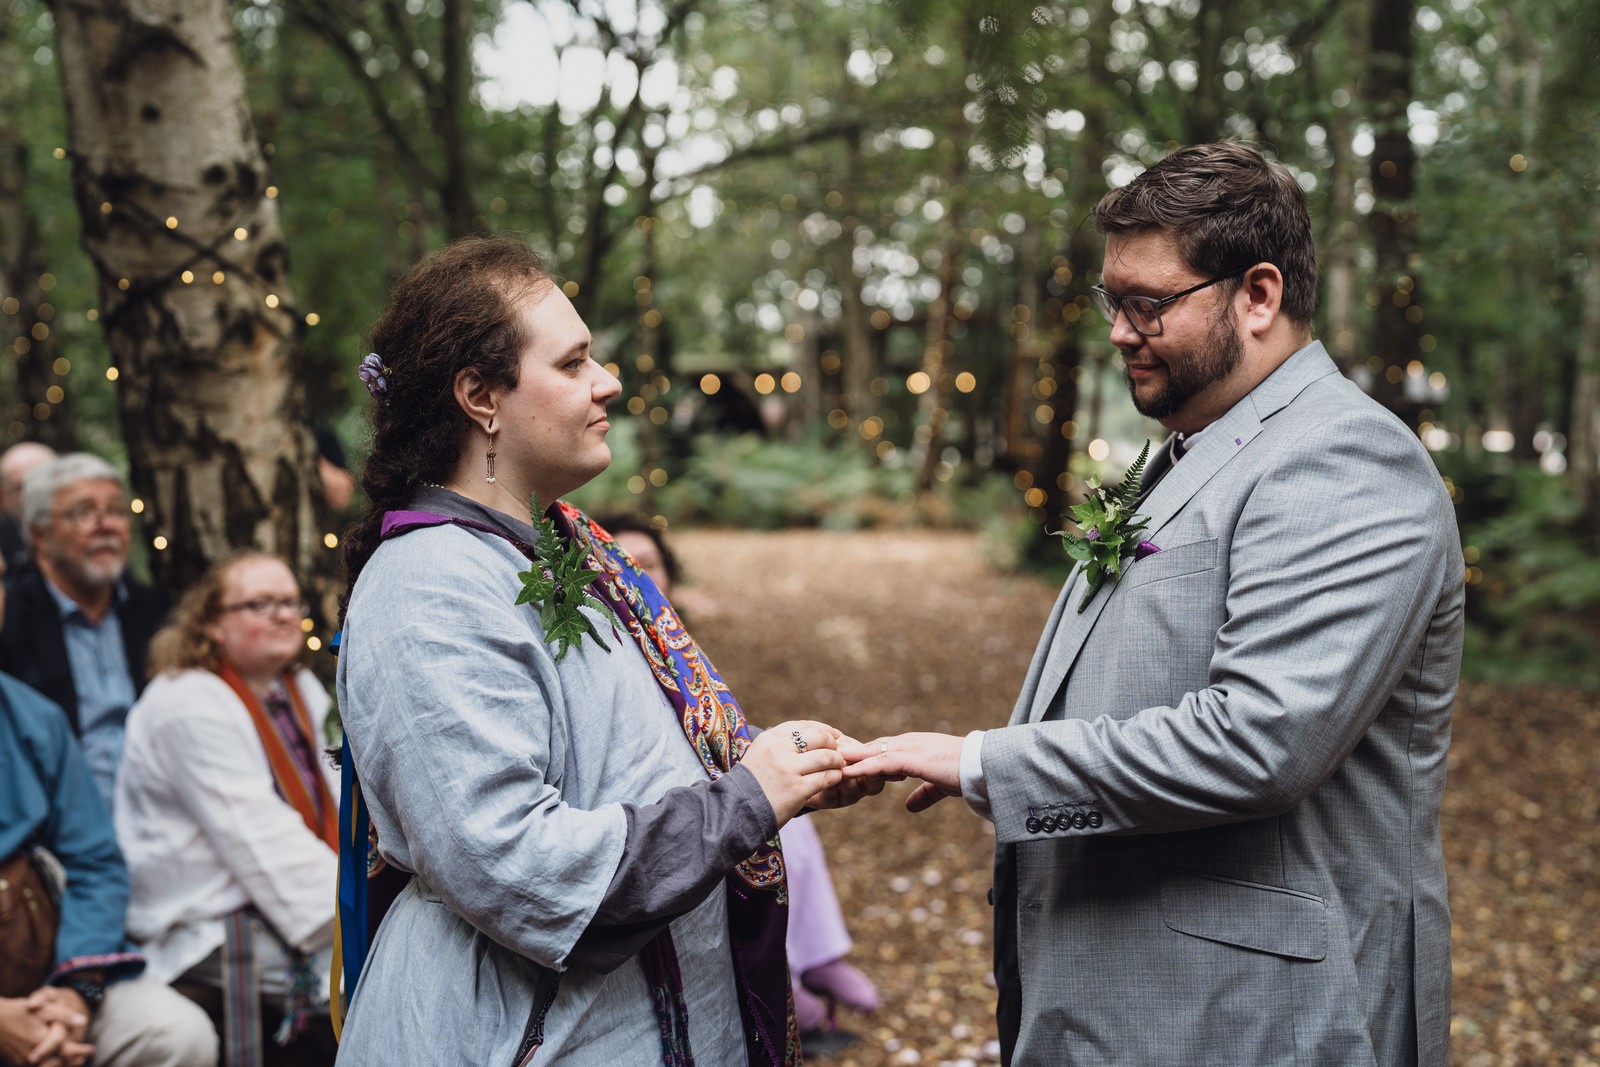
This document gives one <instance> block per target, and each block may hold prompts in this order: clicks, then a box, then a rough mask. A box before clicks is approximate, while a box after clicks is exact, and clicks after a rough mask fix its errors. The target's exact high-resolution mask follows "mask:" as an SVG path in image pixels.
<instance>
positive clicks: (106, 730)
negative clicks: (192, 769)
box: [0, 452, 167, 808]
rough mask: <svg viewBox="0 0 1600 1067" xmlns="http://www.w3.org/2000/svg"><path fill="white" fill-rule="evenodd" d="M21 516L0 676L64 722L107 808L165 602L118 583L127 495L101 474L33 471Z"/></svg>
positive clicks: (99, 468) (87, 468)
mask: <svg viewBox="0 0 1600 1067" xmlns="http://www.w3.org/2000/svg"><path fill="white" fill-rule="evenodd" d="M22 517H23V523H24V525H25V526H26V527H27V530H28V537H29V539H30V541H31V542H32V544H33V551H34V562H35V564H36V565H37V566H36V567H35V568H31V569H29V570H27V571H25V572H20V573H18V574H16V575H15V576H13V577H12V579H11V581H10V584H9V585H8V587H7V589H6V592H7V595H8V597H9V599H10V610H9V611H8V612H7V615H6V621H5V625H4V627H3V628H0V671H5V672H6V673H8V674H11V675H13V676H15V677H17V678H20V679H21V680H22V681H24V682H26V683H27V684H28V685H30V686H32V687H33V688H35V689H37V690H38V691H39V692H41V693H43V694H44V695H45V696H47V697H49V698H50V699H51V700H52V701H54V702H55V703H57V704H59V705H61V708H62V710H64V711H65V712H66V713H67V721H68V722H69V723H70V724H71V726H72V731H73V733H75V734H77V736H78V738H79V740H80V741H81V742H82V744H83V753H84V755H85V756H86V757H87V758H88V760H89V772H90V773H91V774H92V775H93V776H94V784H95V787H96V788H97V789H99V791H100V797H101V799H102V800H104V801H105V806H106V807H107V808H109V807H110V806H111V794H112V787H113V784H114V783H115V781H116V776H117V763H118V761H119V760H121V758H122V734H123V726H124V723H125V722H126V721H127V717H128V709H129V708H130V707H132V706H133V702H134V700H135V699H136V698H137V697H138V695H139V691H140V690H141V689H143V688H144V681H145V669H144V656H145V646H146V645H148V644H149V643H150V635H151V634H153V633H155V631H156V628H157V627H159V626H160V625H161V619H162V617H163V616H164V615H165V614H166V609H167V598H166V595H165V594H164V593H162V592H160V591H159V590H155V589H150V588H147V587H146V586H142V585H140V584H138V583H137V582H135V581H133V580H132V579H130V578H128V577H127V576H126V575H125V574H124V569H125V568H126V566H127V562H128V539H129V537H130V535H131V523H130V514H129V511H128V494H127V491H126V490H125V489H124V488H123V486H122V479H121V477H120V476H119V475H118V474H117V472H116V471H115V470H113V469H112V467H111V465H110V464H109V463H107V462H106V461H105V460H103V459H101V458H100V457H98V456H91V455H89V454H88V453H87V452H74V453H71V454H69V455H65V456H61V457H60V458H58V459H53V460H50V461H49V462H47V463H44V464H41V465H40V466H38V467H35V468H34V469H33V471H32V472H31V473H30V474H29V475H28V477H27V480H26V481H24V482H23V486H22Z"/></svg>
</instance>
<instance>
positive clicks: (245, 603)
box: [217, 596, 311, 619]
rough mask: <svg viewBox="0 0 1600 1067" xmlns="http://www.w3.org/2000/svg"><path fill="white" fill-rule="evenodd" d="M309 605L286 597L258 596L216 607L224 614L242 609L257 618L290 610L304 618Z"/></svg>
mask: <svg viewBox="0 0 1600 1067" xmlns="http://www.w3.org/2000/svg"><path fill="white" fill-rule="evenodd" d="M310 610H311V609H310V607H309V606H308V605H307V604H306V602H305V601H303V600H291V599H289V598H288V597H273V596H258V597H256V598H255V599H254V600H241V601H239V603H237V604H224V605H222V607H220V608H218V609H217V614H219V615H226V614H228V613H229V612H230V611H244V612H248V613H250V614H251V615H255V616H257V617H258V618H263V619H267V618H271V617H272V616H273V615H276V614H277V613H278V612H280V611H292V612H294V613H295V616H296V617H298V618H304V617H305V616H306V615H307V614H308V613H309V612H310Z"/></svg>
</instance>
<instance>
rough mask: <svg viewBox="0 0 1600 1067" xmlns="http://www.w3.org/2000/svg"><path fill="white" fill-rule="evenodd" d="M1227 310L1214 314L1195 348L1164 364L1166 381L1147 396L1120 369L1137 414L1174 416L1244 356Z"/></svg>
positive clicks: (1241, 344) (1234, 366)
mask: <svg viewBox="0 0 1600 1067" xmlns="http://www.w3.org/2000/svg"><path fill="white" fill-rule="evenodd" d="M1228 312H1229V309H1228V308H1226V307H1225V308H1224V309H1223V312H1222V314H1220V315H1218V316H1217V318H1216V319H1215V320H1214V321H1213V322H1212V324H1211V329H1210V330H1208V331H1206V336H1205V339H1204V340H1202V341H1201V343H1200V346H1199V347H1198V348H1197V349H1195V350H1194V351H1192V352H1188V353H1186V354H1185V356H1184V359H1183V360H1182V361H1181V362H1179V363H1178V364H1177V365H1176V366H1174V365H1173V364H1171V363H1168V364H1167V365H1166V367H1167V383H1166V385H1164V386H1162V387H1161V390H1160V391H1159V392H1157V393H1156V394H1155V395H1153V396H1151V397H1150V398H1149V399H1146V400H1140V399H1139V393H1138V391H1137V389H1136V388H1135V387H1134V382H1133V375H1131V374H1129V373H1128V371H1127V369H1126V368H1124V369H1123V372H1122V378H1123V381H1125V382H1126V383H1127V385H1128V395H1129V396H1130V397H1132V398H1133V406H1134V408H1135V409H1137V410H1138V412H1139V414H1141V415H1143V416H1145V417H1146V418H1150V419H1165V418H1167V417H1169V416H1171V415H1176V414H1177V413H1178V412H1179V411H1182V410H1183V406H1184V405H1185V404H1187V403H1188V402H1189V401H1190V400H1192V399H1194V398H1195V397H1196V396H1198V395H1199V394H1201V393H1203V392H1205V391H1206V390H1207V389H1209V388H1210V387H1211V386H1212V385H1215V384H1216V383H1217V382H1220V381H1221V380H1222V379H1224V378H1226V377H1227V376H1228V375H1230V374H1232V373H1233V371H1234V369H1235V368H1236V367H1238V366H1239V361H1240V360H1242V359H1244V341H1243V340H1242V339H1241V338H1240V337H1239V331H1238V329H1237V328H1236V327H1235V325H1234V322H1233V316H1232V315H1230V314H1229V313H1228Z"/></svg>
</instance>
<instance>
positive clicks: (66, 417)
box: [0, 131, 77, 452]
mask: <svg viewBox="0 0 1600 1067" xmlns="http://www.w3.org/2000/svg"><path fill="white" fill-rule="evenodd" d="M27 186H28V148H27V145H26V144H23V143H22V142H21V141H20V140H13V139H12V136H11V133H10V131H5V132H4V133H0V323H3V324H4V326H3V328H0V346H3V347H0V359H3V360H4V362H6V363H9V364H11V366H12V369H13V374H12V376H11V381H10V382H9V383H8V384H10V385H11V386H12V387H13V390H12V391H11V392H9V393H8V399H9V403H7V404H6V405H5V406H4V407H0V420H3V421H0V425H3V426H4V428H5V432H4V433H0V450H3V449H4V448H5V447H6V445H7V444H8V443H9V442H12V441H18V440H29V441H39V442H41V443H43V444H47V445H49V446H50V447H52V448H54V449H56V450H57V451H58V452H66V451H70V450H72V449H73V448H75V447H76V446H77V435H76V433H75V432H74V428H73V424H72V408H73V404H72V396H71V394H70V393H68V392H67V390H66V384H67V383H66V374H65V372H66V371H67V369H68V366H69V365H68V364H67V363H66V362H65V361H64V360H62V357H61V348H60V346H59V345H58V344H57V342H56V332H55V331H56V323H55V307H54V305H52V304H51V303H50V297H49V295H48V294H47V293H46V291H45V289H44V285H45V281H44V277H45V266H44V262H43V260H42V259H41V258H40V247H39V245H40V235H39V225H38V222H37V221H36V220H35V219H34V217H33V214H32V212H31V211H30V210H29V208H28V201H27V196H26V194H27Z"/></svg>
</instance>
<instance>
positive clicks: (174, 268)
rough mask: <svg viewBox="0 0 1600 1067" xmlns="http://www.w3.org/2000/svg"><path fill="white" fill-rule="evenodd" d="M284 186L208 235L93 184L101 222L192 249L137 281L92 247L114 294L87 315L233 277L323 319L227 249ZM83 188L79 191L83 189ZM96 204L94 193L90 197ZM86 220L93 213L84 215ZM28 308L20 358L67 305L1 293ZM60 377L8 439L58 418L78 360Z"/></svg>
mask: <svg viewBox="0 0 1600 1067" xmlns="http://www.w3.org/2000/svg"><path fill="white" fill-rule="evenodd" d="M263 148H264V150H265V152H266V153H267V154H270V150H271V145H270V144H268V145H264V146H263ZM51 154H52V156H53V158H54V159H56V160H57V161H67V160H69V159H73V153H72V152H71V151H70V150H68V149H67V148H64V147H57V148H56V149H55V150H54V151H53V152H52V153H51ZM86 173H89V172H88V170H87V168H83V169H81V170H80V176H81V175H83V174H86ZM278 192H279V190H278V187H277V186H276V185H275V184H272V183H270V182H266V181H264V180H263V181H262V182H261V183H260V184H258V186H257V187H256V188H255V189H253V190H250V191H248V192H247V193H246V195H244V196H241V197H238V203H239V207H238V208H237V209H236V210H235V212H234V218H233V220H232V222H231V223H226V224H223V225H222V226H221V227H219V228H217V229H216V230H215V231H214V232H215V237H214V238H210V239H207V237H202V236H200V235H199V234H197V233H196V232H194V231H192V230H189V229H186V228H185V227H184V225H183V223H182V220H181V219H180V218H179V217H178V216H177V215H175V214H165V215H163V214H158V213H155V212H152V211H150V210H148V209H147V208H146V207H145V206H144V205H143V204H141V203H139V202H138V200H137V199H135V198H132V197H128V198H121V199H114V198H113V197H112V196H111V195H110V194H107V193H105V191H104V190H103V189H99V190H95V189H91V190H90V191H89V194H88V195H90V196H91V197H92V196H93V195H94V194H95V193H99V194H100V195H99V204H98V214H99V216H100V219H101V222H102V224H106V225H109V224H110V223H112V222H121V223H123V224H125V225H131V226H132V227H134V228H135V229H136V231H138V232H140V233H142V234H143V235H145V236H146V237H149V238H153V239H162V240H165V241H167V242H175V243H177V244H178V245H180V246H182V247H183V248H185V249H186V250H187V255H185V256H183V257H182V258H181V259H180V260H179V261H178V262H177V263H176V264H173V265H171V266H169V267H167V268H166V269H164V270H163V271H160V272H158V273H155V274H153V275H149V276H146V277H143V278H140V279H138V280H137V281H136V280H135V279H133V278H131V277H129V276H128V275H126V274H122V273H120V272H117V271H114V270H112V269H110V268H109V267H108V266H107V265H106V264H105V263H104V262H103V261H102V260H100V259H99V258H97V257H96V256H94V254H93V253H92V252H91V255H90V259H91V261H92V263H93V265H94V268H95V272H96V274H97V276H98V278H99V281H100V290H101V292H102V293H103V294H106V295H107V296H108V297H110V301H109V303H110V305H111V306H110V307H109V308H108V309H107V310H106V311H105V312H104V313H102V310H101V309H100V308H98V307H90V308H87V309H85V310H84V311H82V312H81V314H82V315H83V318H84V321H86V322H90V323H94V322H101V321H102V317H103V318H104V320H105V322H104V325H105V326H106V327H107V328H109V327H111V326H113V325H114V324H115V323H116V321H117V319H118V318H119V317H121V316H124V315H127V314H130V313H131V312H132V311H133V310H134V309H135V308H136V307H137V305H139V304H140V303H142V302H144V301H148V300H152V299H155V298H156V297H157V296H158V295H159V294H161V293H163V292H165V291H166V290H168V289H170V288H172V287H174V286H185V287H187V286H195V285H206V284H208V283H209V284H210V285H213V286H222V285H224V284H227V283H228V282H229V281H230V280H232V281H234V282H236V283H237V282H243V283H244V284H245V285H246V286H248V287H249V288H251V289H253V290H254V291H255V298H256V299H259V300H260V302H261V306H262V307H263V308H265V309H266V310H267V311H269V312H277V313H279V314H280V315H282V316H284V319H285V320H286V321H288V322H295V321H298V322H302V323H304V325H305V326H307V327H315V326H317V325H319V324H320V322H321V316H320V315H319V314H318V313H316V312H314V311H311V312H305V313H301V312H300V311H298V310H297V309H296V308H295V307H293V306H292V305H291V303H290V302H289V300H288V299H287V298H286V296H285V295H284V294H283V293H282V292H281V291H280V290H281V288H282V286H281V285H276V284H274V283H273V282H272V281H271V280H269V279H267V278H265V277H263V276H262V275H261V274H260V272H258V271H256V270H254V269H253V268H252V267H251V266H250V265H249V264H248V263H247V262H246V261H245V260H244V259H242V258H240V257H238V256H235V255H232V254H230V252H229V250H228V249H229V247H230V245H237V246H239V247H241V249H242V248H243V247H245V246H247V245H248V243H249V242H250V241H251V239H252V237H256V236H259V230H258V229H252V227H251V225H250V221H251V219H252V218H253V216H254V215H255V214H256V213H257V212H258V211H259V205H260V203H261V201H262V200H268V201H270V200H275V199H277V197H278ZM81 195H84V194H83V193H81V192H80V196H81ZM90 202H91V203H93V202H94V201H93V199H91V200H90ZM86 221H87V220H86ZM215 225H216V224H215V223H211V224H209V225H208V226H207V227H206V229H208V230H209V229H211V227H212V226H215ZM57 282H58V279H57V278H56V276H55V275H54V274H52V273H49V272H45V273H42V274H41V275H40V276H39V277H38V278H37V279H36V284H37V287H38V290H39V291H40V292H41V293H50V292H52V291H53V290H54V289H55V288H56V286H57ZM24 311H28V312H29V313H30V314H31V316H32V318H33V319H34V321H33V322H32V323H31V324H29V323H24V324H23V325H24V326H25V327H26V328H25V329H19V330H18V331H17V335H16V337H15V338H14V339H13V341H12V343H11V345H10V346H9V349H10V352H11V354H12V356H13V358H14V359H16V360H21V359H22V358H23V357H25V356H27V355H28V354H29V353H30V352H31V351H32V347H33V345H34V344H35V343H41V342H43V341H45V340H46V339H47V338H49V337H50V336H51V335H52V324H59V322H60V321H61V318H62V312H61V310H60V309H59V308H57V307H56V306H55V304H54V303H52V302H49V301H39V302H38V303H36V304H35V306H34V307H33V308H31V309H27V308H25V307H24V303H23V301H22V300H21V299H19V297H18V296H17V295H15V294H11V295H6V296H4V297H3V299H0V312H3V313H4V314H5V315H6V316H8V317H16V316H18V315H20V314H22V313H23V312H24ZM109 356H110V360H109V365H108V366H107V367H106V370H105V379H106V381H108V382H112V383H118V388H121V387H122V385H124V384H125V383H126V373H125V371H124V368H122V367H120V366H119V365H118V358H117V354H116V352H115V351H114V350H113V351H111V352H110V353H109ZM50 371H51V374H52V376H53V378H54V379H55V380H54V381H52V382H51V384H50V385H49V386H48V387H47V388H46V390H45V392H44V395H43V396H42V397H39V398H37V399H35V400H32V401H31V402H30V400H29V399H28V398H23V399H21V400H20V401H19V402H18V404H17V406H16V407H14V408H13V409H12V411H11V416H12V417H11V418H10V419H9V420H8V424H7V426H6V429H5V436H6V438H8V439H9V440H12V441H15V440H20V439H22V438H24V437H26V436H27V434H28V429H29V428H28V425H27V423H28V421H29V420H31V421H34V422H44V421H47V420H48V419H50V418H51V417H52V415H53V414H54V413H55V411H56V410H57V409H58V408H59V407H60V406H61V405H62V404H63V403H65V401H66V399H67V387H68V385H69V376H70V375H71V373H72V371H73V363H72V361H71V360H70V359H69V358H67V357H66V356H59V357H57V358H56V359H55V360H53V361H52V364H51V367H50ZM128 506H129V510H130V512H132V514H134V515H135V516H140V517H141V518H142V517H144V516H146V513H147V512H148V510H149V508H148V506H147V504H146V501H145V500H144V499H142V498H140V497H137V496H135V497H133V498H132V499H130V500H129V502H128ZM146 534H147V535H148V542H147V543H148V545H149V548H150V549H151V550H152V551H154V552H158V553H159V552H165V551H167V550H168V549H169V548H170V547H171V541H170V538H169V537H168V536H167V535H166V534H165V533H163V532H161V531H160V530H159V529H158V530H156V531H149V530H147V531H146ZM339 543H340V542H339V536H338V534H336V533H335V532H333V531H331V530H330V531H328V532H326V533H324V534H323V535H322V538H321V544H322V546H323V548H324V549H325V550H328V551H332V550H334V549H336V548H338V546H339ZM301 628H302V630H303V631H304V632H305V633H306V634H307V635H308V636H307V638H306V644H307V646H308V647H309V648H311V649H313V650H316V649H319V648H321V647H322V641H321V639H320V638H319V637H318V636H317V635H316V634H314V633H312V632H311V631H312V630H313V629H315V623H314V622H313V620H311V619H309V618H307V619H305V620H303V622H302V624H301Z"/></svg>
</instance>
